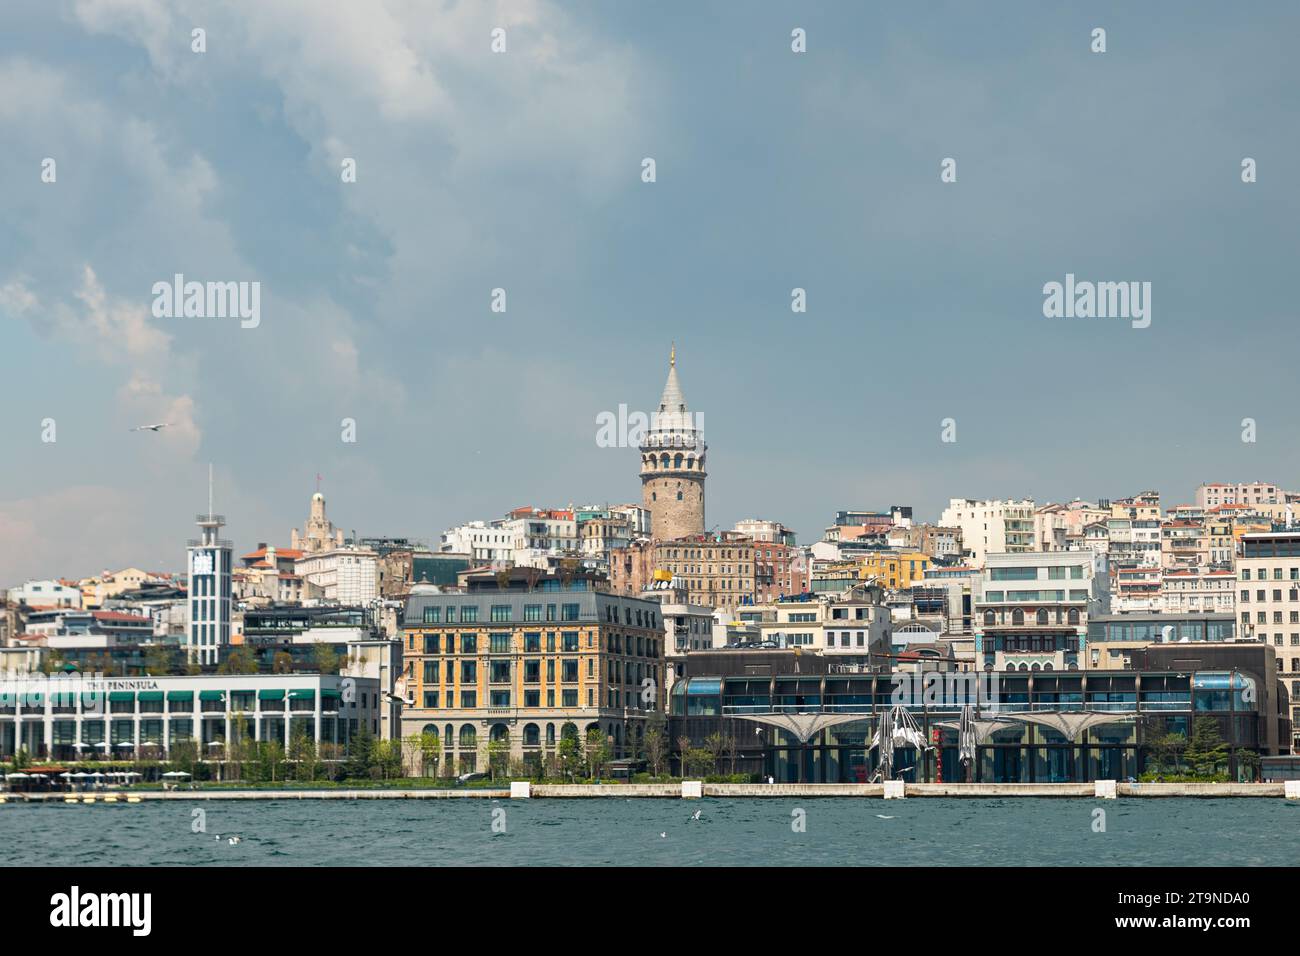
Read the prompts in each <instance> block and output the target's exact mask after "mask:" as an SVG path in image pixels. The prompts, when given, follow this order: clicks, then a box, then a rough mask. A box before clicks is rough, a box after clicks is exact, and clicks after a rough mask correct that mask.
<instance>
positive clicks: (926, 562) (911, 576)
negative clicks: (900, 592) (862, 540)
mask: <svg viewBox="0 0 1300 956" xmlns="http://www.w3.org/2000/svg"><path fill="white" fill-rule="evenodd" d="M928 567H930V556H929V555H927V554H924V553H922V552H920V551H882V552H880V553H879V554H872V555H868V556H867V557H866V558H864V559H863V561H862V569H861V571H859V572H858V577H859V580H862V581H870V580H871V579H872V578H875V579H876V580H877V581H878V582H879V583H880V586H881V587H886V588H892V589H898V588H910V587H911V586H912V584H913V583H915V582H918V581H921V580H924V578H925V571H926V569H927V568H928Z"/></svg>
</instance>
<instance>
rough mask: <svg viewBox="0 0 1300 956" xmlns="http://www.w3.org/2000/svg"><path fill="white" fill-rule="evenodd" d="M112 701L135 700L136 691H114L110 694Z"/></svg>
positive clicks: (109, 697)
mask: <svg viewBox="0 0 1300 956" xmlns="http://www.w3.org/2000/svg"><path fill="white" fill-rule="evenodd" d="M108 699H109V700H110V701H123V700H135V691H133V690H112V691H109V692H108Z"/></svg>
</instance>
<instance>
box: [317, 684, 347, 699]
mask: <svg viewBox="0 0 1300 956" xmlns="http://www.w3.org/2000/svg"><path fill="white" fill-rule="evenodd" d="M320 695H321V696H322V697H332V698H334V699H335V700H338V699H339V698H340V697H342V696H343V695H342V694H340V693H339V692H338V691H336V690H330V689H329V688H328V687H326V688H324V689H322V690H321V692H320Z"/></svg>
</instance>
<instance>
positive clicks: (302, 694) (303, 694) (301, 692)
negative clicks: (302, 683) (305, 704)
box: [289, 689, 316, 700]
mask: <svg viewBox="0 0 1300 956" xmlns="http://www.w3.org/2000/svg"><path fill="white" fill-rule="evenodd" d="M289 699H290V700H315V699H316V692H315V691H314V690H308V689H297V690H291V691H289Z"/></svg>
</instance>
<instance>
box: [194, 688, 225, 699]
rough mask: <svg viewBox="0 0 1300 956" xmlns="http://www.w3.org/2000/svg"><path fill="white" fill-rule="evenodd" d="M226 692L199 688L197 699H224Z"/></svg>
mask: <svg viewBox="0 0 1300 956" xmlns="http://www.w3.org/2000/svg"><path fill="white" fill-rule="evenodd" d="M225 699H226V692H225V691H224V690H201V691H199V700H225Z"/></svg>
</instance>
